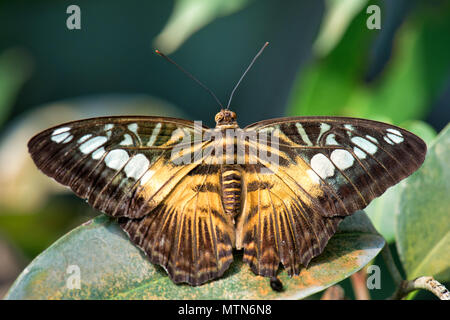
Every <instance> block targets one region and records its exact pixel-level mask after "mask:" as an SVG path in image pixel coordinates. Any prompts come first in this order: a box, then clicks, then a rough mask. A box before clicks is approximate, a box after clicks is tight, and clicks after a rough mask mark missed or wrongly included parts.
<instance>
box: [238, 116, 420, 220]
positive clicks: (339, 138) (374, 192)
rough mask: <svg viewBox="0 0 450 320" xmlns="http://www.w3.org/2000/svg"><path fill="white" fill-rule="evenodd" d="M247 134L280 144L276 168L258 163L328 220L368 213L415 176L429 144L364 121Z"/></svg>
mask: <svg viewBox="0 0 450 320" xmlns="http://www.w3.org/2000/svg"><path fill="white" fill-rule="evenodd" d="M246 130H250V131H251V130H255V131H256V132H258V134H261V132H265V133H266V134H267V135H268V136H269V137H268V138H267V139H268V140H269V141H271V139H272V136H274V137H276V138H277V139H275V140H277V141H278V143H279V145H277V146H275V147H273V148H272V149H273V152H275V153H277V154H278V163H276V162H275V161H271V160H267V159H264V157H259V159H258V161H260V162H261V163H262V164H263V165H264V166H266V167H268V168H269V169H270V170H272V171H274V172H276V174H277V175H278V176H279V177H280V178H281V179H283V181H285V182H286V183H287V184H288V186H289V187H290V188H291V189H292V190H294V191H295V192H296V194H299V195H300V196H301V197H303V198H304V199H307V198H308V199H309V201H311V202H312V205H313V206H315V208H316V210H319V211H320V212H321V214H322V215H324V216H340V215H349V214H352V213H353V212H355V211H357V210H360V209H363V208H365V207H366V206H367V205H368V204H369V203H370V202H371V201H372V200H373V199H374V198H376V197H378V196H380V195H381V194H382V193H384V192H385V191H386V189H387V188H389V187H390V186H393V185H394V184H396V183H398V182H399V181H400V180H402V179H404V178H406V177H407V176H409V175H410V174H411V173H413V172H414V171H416V170H417V169H418V168H419V167H420V165H421V164H422V163H423V161H424V159H425V154H426V145H425V143H424V142H423V141H422V140H421V139H420V138H419V137H417V136H416V135H414V134H412V133H411V132H408V131H406V130H404V129H401V128H398V127H395V126H391V125H388V124H385V123H381V122H376V121H370V120H363V119H355V118H339V117H296V118H285V119H279V120H277V119H275V120H273V121H269V120H268V121H262V122H259V123H256V124H254V125H252V126H250V127H247V128H246ZM257 148H259V145H258V146H257ZM262 148H264V147H262Z"/></svg>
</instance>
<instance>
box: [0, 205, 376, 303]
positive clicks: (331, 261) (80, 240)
mask: <svg viewBox="0 0 450 320" xmlns="http://www.w3.org/2000/svg"><path fill="white" fill-rule="evenodd" d="M384 243H385V242H384V240H383V238H382V237H381V236H380V235H379V234H378V233H377V232H376V231H375V229H374V228H373V226H372V225H371V223H370V220H369V219H368V218H367V216H366V215H365V213H364V212H357V213H355V214H354V215H353V216H351V217H348V218H346V219H345V220H344V222H342V223H341V225H340V227H339V232H338V233H337V234H336V235H335V236H334V237H333V238H332V239H331V240H330V242H329V244H328V246H327V247H326V249H325V251H324V253H323V254H322V255H321V256H319V257H317V258H316V259H314V260H313V261H312V262H311V264H310V266H309V267H308V269H303V271H302V272H301V274H300V275H299V276H296V277H293V278H289V276H288V275H287V273H286V272H285V271H282V272H281V274H280V276H279V278H280V280H281V281H282V282H283V284H284V291H283V292H281V293H277V292H274V291H272V289H271V288H270V285H269V280H268V278H263V277H260V276H256V275H254V274H253V273H252V272H251V270H250V269H249V268H248V267H247V265H244V264H243V263H242V259H241V256H236V258H235V262H234V263H233V264H232V266H231V268H230V269H229V270H228V271H227V272H226V273H225V275H224V276H223V277H222V278H221V279H218V280H215V281H212V282H209V283H207V284H204V285H202V286H199V287H191V286H188V285H175V284H174V283H172V281H171V280H170V279H169V277H168V276H167V274H166V273H165V271H164V270H162V268H160V267H158V266H154V265H153V264H151V263H150V262H148V260H147V259H146V257H145V256H144V255H143V254H142V253H141V251H140V250H139V249H138V248H137V247H135V246H134V245H133V244H132V243H131V242H130V241H129V240H128V239H127V237H126V235H125V233H124V232H122V231H121V229H120V228H119V226H118V225H117V223H116V222H114V221H113V220H111V219H109V218H108V217H106V216H104V215H101V216H99V217H97V218H95V219H93V220H91V221H90V222H88V223H86V224H84V225H82V226H80V227H78V228H76V229H74V230H73V231H72V232H70V233H68V234H67V235H66V236H64V237H62V238H61V239H59V240H58V241H57V242H55V243H54V244H53V245H52V246H51V247H49V248H48V249H47V250H46V251H44V252H43V253H42V254H41V255H40V256H38V257H37V258H36V259H35V260H34V261H33V262H32V263H31V264H30V265H29V266H28V267H27V268H26V269H25V270H24V271H23V272H22V274H21V275H20V276H19V277H18V279H17V280H16V282H15V283H14V285H13V286H12V288H11V289H10V291H9V293H8V295H7V297H6V298H7V299H299V298H303V297H306V296H308V295H311V294H313V293H316V292H318V291H321V290H323V289H325V288H327V287H329V286H331V285H332V284H334V283H336V282H338V281H341V280H342V279H344V278H346V277H348V276H350V275H351V274H352V273H354V272H356V271H358V270H359V269H361V268H362V267H363V266H364V265H366V264H367V263H368V262H369V261H370V260H372V259H373V258H374V257H375V256H376V255H377V254H378V253H379V251H380V250H381V248H382V247H383V246H384ZM71 265H76V266H78V267H79V270H80V283H81V289H69V288H68V287H67V282H68V281H69V283H73V282H70V281H71V279H73V276H74V275H75V274H68V273H67V270H70V269H68V267H69V266H71ZM71 277H72V278H71Z"/></svg>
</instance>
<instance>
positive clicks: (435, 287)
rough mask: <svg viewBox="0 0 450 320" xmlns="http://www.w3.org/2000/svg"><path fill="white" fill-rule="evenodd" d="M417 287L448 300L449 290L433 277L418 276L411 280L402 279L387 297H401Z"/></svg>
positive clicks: (449, 297) (449, 296) (449, 298)
mask: <svg viewBox="0 0 450 320" xmlns="http://www.w3.org/2000/svg"><path fill="white" fill-rule="evenodd" d="M418 289H424V290H428V291H430V292H432V293H433V294H434V295H435V296H436V297H438V298H439V299H441V300H450V292H449V291H448V290H447V288H446V287H444V285H442V284H441V283H439V282H438V281H437V280H434V278H433V277H419V278H416V279H414V280H411V281H408V280H404V281H402V283H401V285H400V286H399V287H398V288H397V290H396V291H395V292H394V294H393V295H392V297H390V298H389V299H390V300H393V299H402V298H403V297H405V296H406V295H407V294H408V293H410V292H412V291H415V290H418Z"/></svg>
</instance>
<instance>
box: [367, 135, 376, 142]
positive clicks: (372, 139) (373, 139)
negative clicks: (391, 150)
mask: <svg viewBox="0 0 450 320" xmlns="http://www.w3.org/2000/svg"><path fill="white" fill-rule="evenodd" d="M366 138H367V139H369V140H370V141H372V142H375V143H378V140H377V139H375V138H374V137H372V136H369V135H368V134H366Z"/></svg>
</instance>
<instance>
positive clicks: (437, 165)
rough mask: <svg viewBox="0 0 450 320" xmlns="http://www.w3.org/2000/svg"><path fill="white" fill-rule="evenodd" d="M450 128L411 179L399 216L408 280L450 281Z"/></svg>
mask: <svg viewBox="0 0 450 320" xmlns="http://www.w3.org/2000/svg"><path fill="white" fill-rule="evenodd" d="M449 159H450V125H447V127H446V128H445V129H444V130H443V131H442V132H441V133H440V134H439V136H438V137H437V138H436V140H435V142H434V143H433V145H432V146H431V147H430V148H429V150H428V152H427V156H426V159H425V162H424V164H423V166H422V168H421V169H420V170H419V171H418V172H416V173H415V174H414V175H412V176H411V177H410V179H409V180H408V182H407V184H406V186H405V189H404V190H403V192H402V195H401V199H400V210H399V214H398V215H397V217H396V221H397V225H396V240H397V247H398V252H399V254H400V259H401V261H402V263H403V266H404V268H405V271H406V274H407V276H408V279H413V278H416V277H418V276H434V277H435V278H436V279H437V280H439V281H442V282H445V281H450V219H449V208H450V198H449V195H450V162H449Z"/></svg>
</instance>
